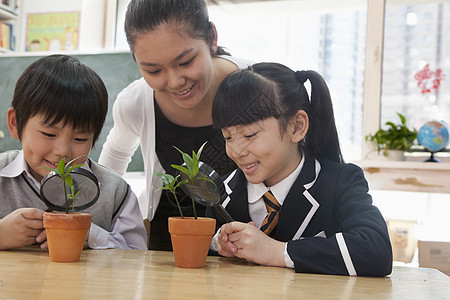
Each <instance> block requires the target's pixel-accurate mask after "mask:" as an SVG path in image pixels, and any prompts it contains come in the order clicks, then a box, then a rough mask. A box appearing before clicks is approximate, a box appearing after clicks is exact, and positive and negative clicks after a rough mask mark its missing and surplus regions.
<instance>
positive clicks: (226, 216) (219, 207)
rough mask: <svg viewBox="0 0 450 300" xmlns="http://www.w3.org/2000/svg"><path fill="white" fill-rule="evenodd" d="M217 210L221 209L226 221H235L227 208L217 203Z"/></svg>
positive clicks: (220, 211)
mask: <svg viewBox="0 0 450 300" xmlns="http://www.w3.org/2000/svg"><path fill="white" fill-rule="evenodd" d="M216 208H217V210H218V211H219V213H220V214H221V215H222V217H223V218H224V219H225V221H226V222H227V223H230V222H233V221H234V220H233V218H232V217H231V216H230V214H229V213H228V212H227V211H226V210H225V208H223V206H222V205H220V204H217V205H216Z"/></svg>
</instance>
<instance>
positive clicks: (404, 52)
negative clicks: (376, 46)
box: [381, 0, 450, 129]
mask: <svg viewBox="0 0 450 300" xmlns="http://www.w3.org/2000/svg"><path fill="white" fill-rule="evenodd" d="M398 2H399V1H398V0H387V1H386V18H385V29H384V31H385V39H384V51H383V60H384V63H383V74H382V75H383V77H382V95H381V105H382V109H381V124H384V123H385V122H386V121H388V120H393V119H396V113H397V112H400V113H402V114H403V115H405V116H406V118H407V120H408V121H409V125H410V126H414V127H415V128H417V129H419V128H420V127H421V126H422V125H423V123H425V122H427V121H431V120H434V119H436V120H438V121H441V120H446V121H447V122H448V121H449V119H450V81H449V79H450V77H449V76H450V63H449V60H448V57H450V51H449V49H450V31H449V30H448V28H449V26H450V25H449V24H450V19H449V18H444V17H443V16H446V15H448V14H449V12H450V1H437V0H430V1H410V2H414V3H405V4H398ZM406 2H408V1H406ZM394 60H399V61H400V60H401V61H404V62H405V64H404V65H400V64H396V65H393V64H391V63H389V62H390V61H394ZM425 66H428V68H429V70H430V71H431V72H432V75H431V77H430V78H427V79H425V81H426V84H427V87H432V85H433V80H434V79H437V77H436V76H437V73H436V71H437V70H438V69H441V70H442V72H443V73H444V74H446V75H447V76H446V78H444V79H441V81H440V85H439V88H438V89H433V88H431V91H430V92H426V93H422V90H421V88H420V87H419V86H418V80H417V78H416V77H415V75H416V74H417V73H418V72H420V71H421V70H423V68H425ZM393 78H395V79H394V80H396V81H397V82H398V83H399V84H398V85H392V84H391V80H392V79H393Z"/></svg>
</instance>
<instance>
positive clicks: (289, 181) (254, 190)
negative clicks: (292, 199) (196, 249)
mask: <svg viewBox="0 0 450 300" xmlns="http://www.w3.org/2000/svg"><path fill="white" fill-rule="evenodd" d="M304 164H305V156H304V155H302V159H301V161H300V163H299V164H298V166H297V168H296V169H295V170H294V171H293V172H292V173H291V174H289V176H287V177H286V178H284V179H283V180H281V181H280V182H278V183H277V184H275V185H274V186H272V187H267V186H266V185H265V184H264V183H262V182H261V183H258V184H253V183H250V182H248V181H247V199H248V212H249V214H250V219H252V220H253V222H255V224H256V227H258V228H260V227H261V224H262V222H263V221H264V218H265V217H266V215H267V208H266V205H265V203H264V200H263V199H262V196H263V195H264V194H265V193H266V192H267V191H269V190H270V191H271V192H272V194H273V195H274V196H275V198H276V199H277V201H278V203H280V205H283V203H284V200H285V199H286V196H287V194H288V193H289V191H290V190H291V187H292V185H293V184H294V182H295V180H296V179H297V177H298V176H299V175H300V172H301V170H302V168H303V165H304ZM219 233H220V229H219V230H218V231H217V233H216V234H215V235H214V237H213V242H212V243H211V246H212V247H211V248H213V250H216V251H217V246H216V245H217V239H218V238H219ZM284 262H285V264H286V267H288V268H294V262H293V261H292V259H291V257H290V256H289V254H288V252H287V243H285V246H284Z"/></svg>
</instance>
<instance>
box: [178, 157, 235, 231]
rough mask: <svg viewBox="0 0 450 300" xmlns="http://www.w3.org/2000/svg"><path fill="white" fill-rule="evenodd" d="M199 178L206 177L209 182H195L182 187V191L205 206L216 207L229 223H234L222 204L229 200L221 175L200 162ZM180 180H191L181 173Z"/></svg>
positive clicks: (201, 180) (200, 180)
mask: <svg viewBox="0 0 450 300" xmlns="http://www.w3.org/2000/svg"><path fill="white" fill-rule="evenodd" d="M197 177H204V178H207V179H209V180H203V179H199V180H194V183H193V184H192V183H191V182H188V183H185V184H182V185H181V189H182V190H183V191H184V192H185V193H186V194H187V195H189V196H193V197H194V201H195V202H197V203H198V204H201V205H204V206H213V207H215V208H216V209H217V210H218V211H219V213H220V214H221V215H222V217H223V218H224V219H225V221H226V222H227V223H229V222H233V218H231V216H230V214H229V213H228V212H227V211H226V210H225V209H224V208H223V206H222V205H221V203H222V202H223V201H224V200H225V199H226V198H227V196H228V195H227V193H226V192H225V187H224V185H223V181H222V179H221V178H220V175H219V174H218V173H217V172H216V171H215V170H214V169H213V168H211V167H210V166H208V165H207V164H205V163H203V162H201V161H200V162H199V168H198V173H197ZM180 179H181V180H184V179H187V180H189V178H188V177H187V175H186V174H184V173H182V172H181V173H180Z"/></svg>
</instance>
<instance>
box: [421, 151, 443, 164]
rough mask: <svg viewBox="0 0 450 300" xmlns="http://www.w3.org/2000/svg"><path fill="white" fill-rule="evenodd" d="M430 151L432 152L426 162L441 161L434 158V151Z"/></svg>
mask: <svg viewBox="0 0 450 300" xmlns="http://www.w3.org/2000/svg"><path fill="white" fill-rule="evenodd" d="M430 153H431V155H430V158H428V159H426V160H424V162H437V163H438V162H441V161H440V160H439V159H437V158H434V152H430Z"/></svg>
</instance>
